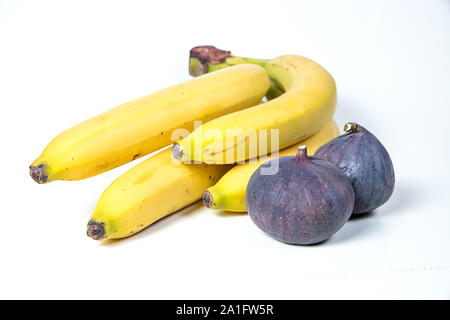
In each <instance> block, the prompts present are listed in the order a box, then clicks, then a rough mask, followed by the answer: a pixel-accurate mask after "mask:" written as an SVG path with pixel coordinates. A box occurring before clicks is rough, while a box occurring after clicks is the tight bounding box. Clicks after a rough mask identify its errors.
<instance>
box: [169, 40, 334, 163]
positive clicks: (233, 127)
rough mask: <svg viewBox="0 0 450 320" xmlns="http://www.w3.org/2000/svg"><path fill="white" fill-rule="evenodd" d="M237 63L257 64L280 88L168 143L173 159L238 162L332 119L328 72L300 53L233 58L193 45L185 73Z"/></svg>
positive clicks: (286, 143) (304, 134) (291, 140)
mask: <svg viewBox="0 0 450 320" xmlns="http://www.w3.org/2000/svg"><path fill="white" fill-rule="evenodd" d="M240 63H255V64H257V65H260V66H262V67H263V68H264V69H265V70H266V71H267V73H268V75H269V77H270V78H271V81H272V82H274V83H275V84H276V85H277V86H278V87H279V88H280V89H282V90H283V91H285V92H284V93H283V94H282V95H281V96H279V97H277V98H275V99H273V100H270V101H268V102H266V103H262V104H259V105H256V106H254V107H251V108H248V109H245V110H241V111H237V112H234V113H231V114H227V115H225V116H222V117H219V118H216V119H214V120H211V121H209V122H207V123H205V124H204V125H202V126H200V127H198V128H196V129H195V130H194V131H193V132H192V133H191V134H190V135H189V136H188V137H187V138H184V139H182V140H180V141H177V143H175V144H174V146H173V148H172V154H173V156H174V158H176V159H179V160H181V161H183V162H192V161H194V162H195V161H197V162H204V163H211V164H222V163H236V162H240V161H242V160H245V159H249V158H253V157H255V156H261V155H264V154H267V153H270V152H274V151H277V150H279V149H282V148H285V147H287V146H289V145H292V144H293V143H295V142H296V141H300V140H302V139H304V138H306V137H308V136H310V135H311V134H313V133H315V132H317V131H318V130H319V129H320V128H321V127H322V126H323V125H324V124H325V123H327V122H328V121H329V120H330V119H331V118H332V116H333V114H334V111H335V107H336V85H335V82H334V80H333V77H332V76H331V75H330V74H329V73H328V72H327V71H326V70H325V69H324V68H322V67H321V66H320V65H318V64H317V63H315V62H314V61H312V60H309V59H307V58H304V57H300V56H294V55H286V56H281V57H278V58H275V59H273V60H256V59H246V58H240V57H234V56H231V55H230V54H229V52H227V51H222V50H218V49H216V48H214V47H196V48H194V49H193V50H191V60H190V72H191V74H193V75H198V74H202V73H204V72H211V71H215V70H218V69H222V68H225V67H227V66H230V65H236V64H240ZM213 73H214V72H213ZM271 129H279V131H271ZM272 133H273V134H275V135H274V136H273V137H272ZM276 133H278V136H277V135H276ZM277 142H278V144H277ZM269 146H271V147H270V148H269Z"/></svg>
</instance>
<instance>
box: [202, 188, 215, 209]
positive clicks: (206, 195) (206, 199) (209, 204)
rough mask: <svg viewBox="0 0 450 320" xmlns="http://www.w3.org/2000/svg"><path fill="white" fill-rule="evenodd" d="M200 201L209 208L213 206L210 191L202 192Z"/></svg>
mask: <svg viewBox="0 0 450 320" xmlns="http://www.w3.org/2000/svg"><path fill="white" fill-rule="evenodd" d="M202 201H203V204H204V206H205V207H207V208H211V207H212V206H213V196H212V194H211V192H209V191H208V190H206V191H205V192H203V194H202Z"/></svg>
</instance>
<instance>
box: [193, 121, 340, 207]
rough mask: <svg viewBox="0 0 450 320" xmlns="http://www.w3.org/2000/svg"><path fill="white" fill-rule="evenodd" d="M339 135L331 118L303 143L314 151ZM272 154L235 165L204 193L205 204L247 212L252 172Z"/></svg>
mask: <svg viewBox="0 0 450 320" xmlns="http://www.w3.org/2000/svg"><path fill="white" fill-rule="evenodd" d="M338 135H339V128H338V126H337V124H336V122H335V121H334V120H330V121H329V122H328V123H327V124H326V125H325V126H324V127H323V128H322V129H320V130H319V132H317V133H315V134H313V135H312V136H310V137H308V138H307V139H305V140H302V141H301V144H303V145H306V146H307V147H308V150H309V151H310V152H311V154H312V153H314V152H315V151H316V149H317V148H319V147H320V146H322V145H323V144H325V143H327V142H328V141H330V140H332V139H334V138H335V137H337V136H338ZM297 147H298V144H295V145H293V146H291V147H289V148H286V149H283V150H281V151H280V152H279V154H278V155H276V156H280V157H284V156H292V155H295V154H296V153H297ZM274 157H275V156H273V155H270V156H268V157H267V158H266V159H264V160H262V159H260V160H259V161H258V163H245V164H238V165H236V166H234V167H233V168H232V169H231V170H230V171H228V172H227V173H226V174H225V175H224V176H223V177H222V178H220V180H219V181H218V182H217V183H216V184H215V185H214V186H212V187H209V188H208V189H207V190H206V191H205V192H204V193H203V195H202V199H203V204H204V205H205V206H206V207H208V208H211V209H216V210H226V211H232V212H245V211H247V210H246V208H245V191H246V189H247V184H248V181H249V180H250V178H251V176H252V174H253V173H254V172H255V171H256V169H258V167H259V166H260V165H261V164H262V163H263V162H265V161H267V160H270V159H273V158H274Z"/></svg>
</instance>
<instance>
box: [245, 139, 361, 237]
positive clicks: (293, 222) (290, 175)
mask: <svg viewBox="0 0 450 320" xmlns="http://www.w3.org/2000/svg"><path fill="white" fill-rule="evenodd" d="M277 160H278V161H279V164H278V165H279V168H278V172H277V173H276V174H274V175H263V174H261V172H262V170H263V169H264V168H268V167H270V166H272V165H274V164H275V163H274V161H277ZM354 202H355V195H354V191H353V187H352V184H351V181H350V179H349V178H348V177H347V176H346V175H345V174H344V173H343V172H342V171H341V170H339V168H337V167H336V166H335V165H333V164H332V163H331V162H328V161H326V160H323V159H320V158H316V157H308V155H307V152H306V147H305V146H301V147H300V148H299V150H298V152H297V155H296V156H289V157H281V158H278V159H273V160H270V161H267V162H265V163H264V164H263V165H261V166H260V167H259V168H258V170H256V171H255V173H254V174H253V175H252V177H251V178H250V181H249V184H248V186H247V192H246V206H247V212H248V214H249V215H250V217H251V219H252V221H253V222H254V223H255V224H256V225H257V226H258V227H259V228H260V229H262V230H263V231H265V232H267V233H268V234H269V235H271V236H272V237H274V238H275V239H277V240H280V241H282V242H286V243H290V244H300V245H309V244H315V243H319V242H322V241H325V240H327V239H328V238H330V237H331V236H332V235H333V234H334V233H336V232H337V231H338V230H339V229H340V228H341V227H342V226H343V225H344V224H345V222H347V220H348V219H349V218H350V216H351V214H352V211H353V205H354Z"/></svg>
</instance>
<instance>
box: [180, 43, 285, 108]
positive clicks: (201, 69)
mask: <svg viewBox="0 0 450 320" xmlns="http://www.w3.org/2000/svg"><path fill="white" fill-rule="evenodd" d="M268 62H270V60H266V59H253V58H245V57H238V56H233V55H231V52H230V51H225V50H221V49H218V48H216V47H213V46H198V47H194V48H192V49H191V51H190V56H189V74H190V75H192V76H194V77H197V76H200V75H202V74H205V73H209V72H213V71H217V70H220V69H223V68H226V67H231V66H235V65H238V64H244V63H250V64H256V65H258V66H260V67H262V68H264V69H266V71H269V69H270V67H269V64H268ZM269 77H270V73H269ZM270 80H271V81H270V88H269V90H268V92H267V94H266V98H267V100H272V99H274V98H277V97H279V96H280V95H282V94H283V93H284V90H283V89H282V87H281V86H280V85H279V84H278V82H277V80H276V79H275V78H273V77H271V79H270Z"/></svg>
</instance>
